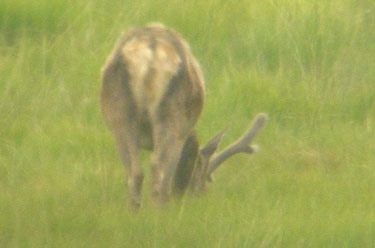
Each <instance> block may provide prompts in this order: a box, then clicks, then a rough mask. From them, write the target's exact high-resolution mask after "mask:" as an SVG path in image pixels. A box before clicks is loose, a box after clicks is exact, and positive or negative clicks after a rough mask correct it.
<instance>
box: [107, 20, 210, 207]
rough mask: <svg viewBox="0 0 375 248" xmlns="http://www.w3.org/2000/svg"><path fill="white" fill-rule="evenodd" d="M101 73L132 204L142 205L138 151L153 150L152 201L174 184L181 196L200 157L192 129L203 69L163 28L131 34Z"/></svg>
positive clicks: (199, 103) (198, 108)
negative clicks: (125, 170)
mask: <svg viewBox="0 0 375 248" xmlns="http://www.w3.org/2000/svg"><path fill="white" fill-rule="evenodd" d="M102 74H103V76H102V81H103V85H102V94H101V104H102V112H103V116H104V119H105V121H106V123H107V124H108V126H109V128H110V130H111V131H112V133H113V135H114V137H115V140H116V144H117V148H118V151H119V154H120V157H121V159H122V162H123V163H124V165H125V166H126V168H127V177H128V180H127V181H128V187H129V198H130V199H129V200H130V205H131V206H132V207H134V208H138V207H139V206H140V203H141V190H142V182H143V170H142V168H141V165H140V162H139V158H138V153H139V150H140V149H151V150H152V151H153V156H152V162H151V167H152V168H151V169H152V196H153V199H154V201H155V202H157V203H163V202H165V201H166V200H167V199H168V196H169V194H170V187H171V185H172V181H173V185H174V188H175V190H174V191H175V192H178V193H181V192H184V191H185V189H186V187H187V185H188V182H189V180H190V178H191V174H192V173H193V170H194V164H195V162H196V160H197V157H198V153H199V151H198V150H199V145H198V141H197V139H196V135H195V130H194V126H195V124H196V122H197V120H198V118H199V116H200V114H201V112H202V108H203V103H204V95H205V88H204V81H203V75H202V72H201V69H200V67H199V64H198V62H197V61H196V59H195V58H194V56H193V55H192V53H191V51H190V48H189V46H188V44H187V42H186V41H185V40H184V39H183V38H182V37H181V36H180V35H179V34H177V33H176V32H175V31H173V30H171V29H168V28H166V27H164V26H162V25H149V26H146V27H142V28H136V29H132V30H130V31H128V32H127V33H125V34H124V35H123V36H122V38H121V39H120V41H119V42H118V44H117V46H116V47H115V49H114V51H113V52H112V54H111V56H110V57H109V58H108V60H107V62H106V65H105V66H104V68H103V72H102ZM176 171H177V172H176ZM175 175H176V176H175Z"/></svg>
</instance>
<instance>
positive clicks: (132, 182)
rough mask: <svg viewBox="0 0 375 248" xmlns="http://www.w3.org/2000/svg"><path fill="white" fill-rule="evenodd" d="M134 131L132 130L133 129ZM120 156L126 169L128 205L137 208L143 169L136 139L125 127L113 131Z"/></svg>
mask: <svg viewBox="0 0 375 248" xmlns="http://www.w3.org/2000/svg"><path fill="white" fill-rule="evenodd" d="M133 133H134V131H133ZM114 134H115V139H116V143H117V148H118V152H119V154H120V158H121V160H122V162H123V164H124V166H125V168H126V170H127V184H128V195H129V200H128V204H129V207H130V208H131V209H133V210H138V209H139V208H140V206H141V199H142V197H141V194H142V183H143V177H144V176H143V171H142V168H141V165H140V162H139V158H138V153H139V148H138V144H137V139H136V137H134V134H132V132H131V131H130V130H126V129H125V128H122V129H119V130H116V131H115V132H114Z"/></svg>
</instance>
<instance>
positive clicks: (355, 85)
mask: <svg viewBox="0 0 375 248" xmlns="http://www.w3.org/2000/svg"><path fill="white" fill-rule="evenodd" d="M152 21H160V22H163V23H165V24H167V25H168V26H172V27H174V28H175V29H176V30H178V31H179V32H180V33H182V34H183V35H184V36H185V37H186V39H187V40H188V41H189V42H190V43H191V47H192V49H193V51H194V53H195V54H196V56H197V58H198V59H199V60H200V62H201V64H202V67H203V70H204V73H205V77H206V80H207V88H208V93H207V101H206V105H205V110H204V113H203V116H202V118H201V120H200V122H199V125H198V129H199V134H200V139H201V140H202V142H205V141H207V140H208V139H209V137H211V136H213V135H214V134H216V133H217V132H218V131H219V130H221V129H222V128H225V127H226V126H227V125H229V131H228V134H227V135H226V138H225V140H224V141H223V145H224V146H225V145H228V144H229V143H230V142H231V141H233V140H234V139H236V138H237V137H238V136H239V135H240V134H241V133H242V132H243V131H244V130H245V129H246V128H247V126H248V123H249V121H250V120H251V118H252V117H253V116H254V115H255V114H256V113H257V112H261V111H262V112H267V113H268V114H269V115H270V117H271V120H270V123H269V125H268V126H267V127H266V128H265V129H264V132H263V133H262V134H261V136H260V137H259V138H258V139H257V143H258V144H260V145H261V148H262V150H261V152H260V153H259V154H257V155H255V156H252V157H246V156H244V155H241V156H237V157H236V158H233V159H231V160H230V161H228V162H227V163H226V165H225V166H223V168H221V170H219V171H218V173H217V174H216V182H215V183H214V184H213V185H212V187H211V189H210V192H209V193H208V194H207V195H206V196H205V197H201V198H197V197H191V196H190V197H187V198H186V199H185V200H184V201H183V202H182V203H171V204H170V205H169V207H168V209H167V210H165V211H157V210H154V209H153V208H152V205H151V204H150V202H149V196H148V193H147V191H148V189H147V186H146V190H145V191H146V192H145V194H146V197H145V206H144V208H143V209H142V211H141V212H140V213H139V214H138V215H134V214H131V213H129V212H128V211H127V208H126V188H125V186H124V185H125V184H124V179H125V176H124V173H125V172H124V169H123V167H122V165H121V164H120V161H119V159H118V156H117V154H116V151H115V147H114V144H113V140H112V136H111V135H110V133H109V131H108V130H107V129H106V127H105V126H104V124H103V121H102V119H101V114H100V111H99V105H98V99H99V90H100V68H101V66H102V65H103V63H104V61H105V59H106V56H107V55H108V54H109V52H110V51H111V49H112V47H113V45H114V43H115V42H116V40H117V38H118V37H119V34H120V33H121V32H122V31H124V30H126V29H127V28H128V27H130V26H136V25H142V24H145V23H148V22H152ZM374 65H375V4H374V2H373V0H331V1H324V0H316V1H313V0H292V1H286V0H265V1H261V0H253V1H251V0H238V1H225V0H222V1H220V0H206V1H199V0H192V1H182V0H176V1H166V0H164V1H152V0H148V1H146V0H142V1H130V0H121V1H120V0H111V1H100V0H91V1H73V0H65V1H62V0H61V1H60V0H28V1H24V0H2V1H1V2H0V75H1V76H0V113H1V114H0V141H1V142H0V247H374V246H375V224H374V223H375V207H374V206H375V163H374V161H375V142H374V135H375V130H374V128H375V127H374V125H375V124H374V122H375V86H374V79H375V67H374ZM147 157H148V156H147V154H146V153H145V154H143V158H144V164H147V162H148V160H147ZM146 167H147V166H146ZM147 181H149V178H148V177H147V178H146V182H147Z"/></svg>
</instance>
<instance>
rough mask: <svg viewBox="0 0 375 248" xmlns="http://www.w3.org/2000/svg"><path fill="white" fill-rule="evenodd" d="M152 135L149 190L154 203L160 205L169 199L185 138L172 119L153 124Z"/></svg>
mask: <svg viewBox="0 0 375 248" xmlns="http://www.w3.org/2000/svg"><path fill="white" fill-rule="evenodd" d="M153 137H154V151H153V156H152V160H151V173H152V175H151V176H152V182H151V187H152V189H151V191H152V198H153V201H154V202H155V204H157V205H162V204H164V203H165V202H167V201H168V200H169V196H170V193H171V192H170V191H171V184H172V181H173V177H174V175H175V172H176V167H177V164H178V161H179V158H180V155H181V151H182V148H183V145H184V141H185V139H184V137H183V135H182V132H181V129H180V127H179V126H178V125H177V123H176V122H174V121H171V122H164V123H160V124H157V125H154V132H153Z"/></svg>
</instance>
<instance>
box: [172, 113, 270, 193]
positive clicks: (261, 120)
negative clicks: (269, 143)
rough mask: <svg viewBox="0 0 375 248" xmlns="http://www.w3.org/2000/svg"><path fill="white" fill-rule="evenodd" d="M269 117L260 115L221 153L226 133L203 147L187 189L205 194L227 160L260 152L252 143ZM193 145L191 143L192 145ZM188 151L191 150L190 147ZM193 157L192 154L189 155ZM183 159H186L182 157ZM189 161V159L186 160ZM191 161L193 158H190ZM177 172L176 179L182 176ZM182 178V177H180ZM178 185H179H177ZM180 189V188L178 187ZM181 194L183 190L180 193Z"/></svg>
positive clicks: (185, 171) (220, 134) (198, 154)
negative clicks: (220, 147) (220, 146)
mask: <svg viewBox="0 0 375 248" xmlns="http://www.w3.org/2000/svg"><path fill="white" fill-rule="evenodd" d="M267 120H268V116H267V114H264V113H261V114H258V115H257V116H256V117H255V119H254V121H253V123H252V125H251V126H250V128H249V129H248V130H247V131H246V132H245V133H244V134H243V136H241V137H240V138H239V139H238V140H236V141H235V142H234V143H232V144H231V145H229V146H228V147H226V148H224V149H223V150H222V151H221V152H216V151H217V148H218V146H219V144H220V141H221V139H222V137H223V136H224V132H221V133H219V134H217V135H216V136H215V137H213V138H212V139H211V140H210V141H209V142H208V143H207V144H206V145H205V146H204V147H202V148H201V149H200V150H199V152H198V153H197V158H196V160H195V165H194V168H193V169H192V170H191V177H190V181H189V185H186V184H185V186H186V188H189V189H190V190H191V191H192V192H194V193H200V192H205V191H206V189H207V183H208V182H213V173H214V172H215V171H216V170H217V169H218V168H219V167H220V165H222V164H223V163H224V162H225V161H226V160H227V159H229V158H230V157H232V156H233V155H235V154H238V153H246V154H253V153H256V152H258V150H259V148H258V146H257V145H253V144H252V141H253V140H254V138H255V137H256V136H257V135H258V133H259V132H260V131H261V130H262V128H263V127H264V125H265V124H266V123H267ZM190 144H191V143H190ZM187 149H191V145H190V147H188V148H187ZM189 155H191V154H189ZM181 159H184V157H183V156H182V157H181ZM186 159H188V158H186ZM190 159H191V157H190ZM183 166H184V165H183V163H182V161H181V160H180V164H179V167H178V168H181V167H183ZM178 173H179V171H178V170H177V173H176V178H178V177H179V176H180V175H179V174H178ZM182 173H184V175H183V177H182V178H184V177H185V178H186V176H187V170H186V169H185V170H184V171H182ZM180 177H181V176H180ZM177 185H178V184H177ZM176 188H178V187H176ZM179 192H181V190H180V191H179Z"/></svg>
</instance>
